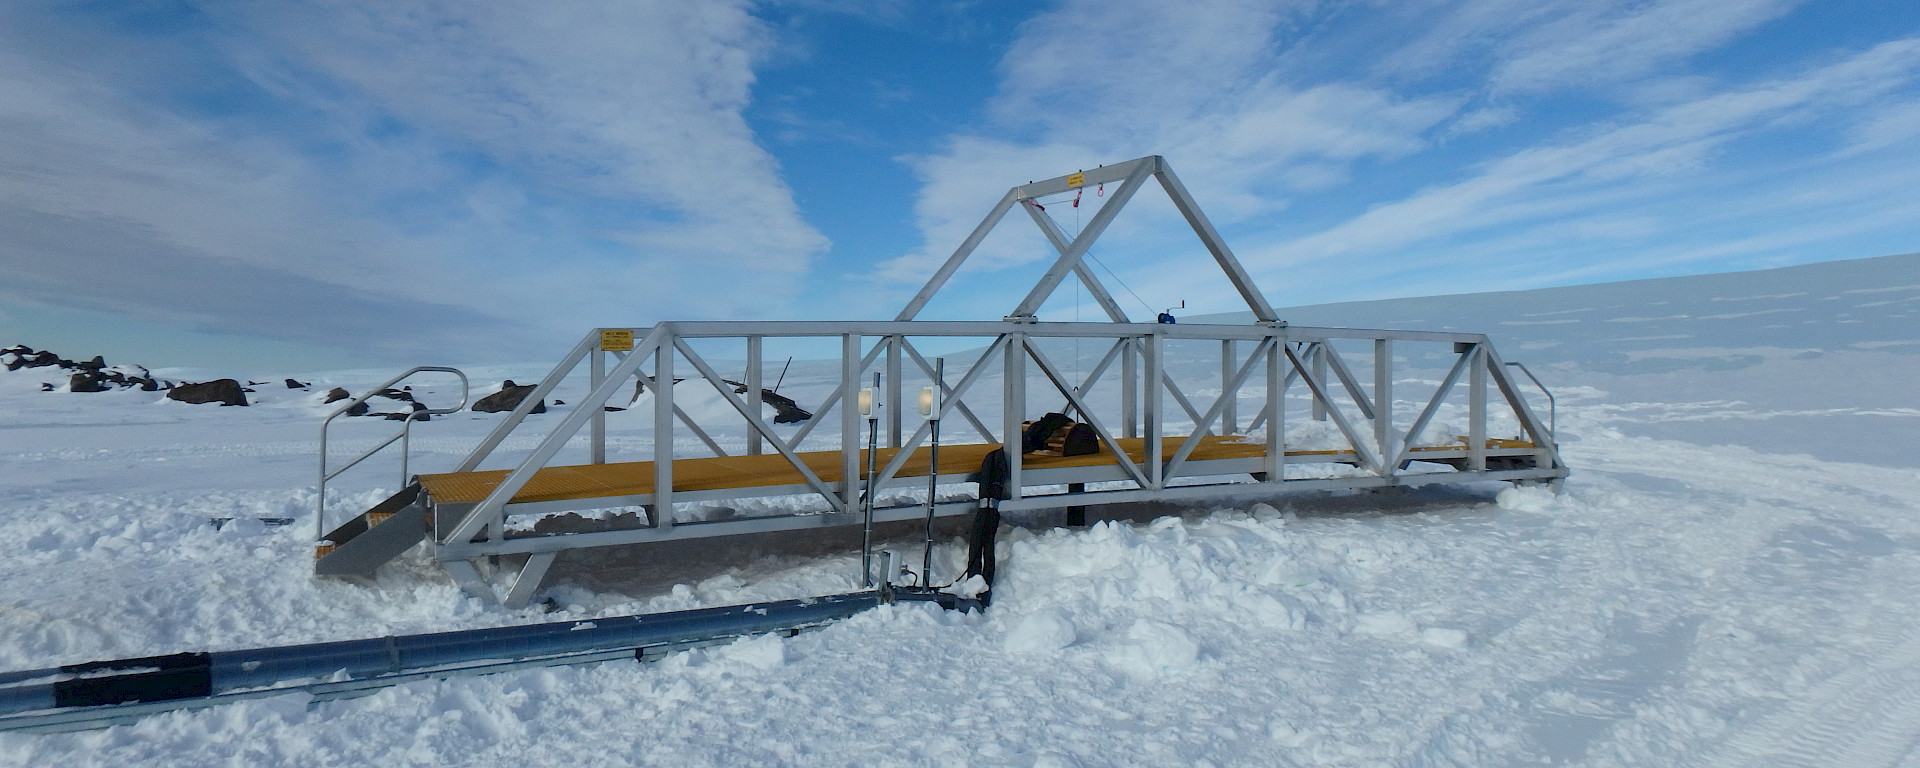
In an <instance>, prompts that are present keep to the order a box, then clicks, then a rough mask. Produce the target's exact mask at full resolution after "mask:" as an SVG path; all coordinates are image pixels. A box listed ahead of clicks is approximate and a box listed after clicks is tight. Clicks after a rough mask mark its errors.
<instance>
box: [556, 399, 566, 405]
mask: <svg viewBox="0 0 1920 768" xmlns="http://www.w3.org/2000/svg"><path fill="white" fill-rule="evenodd" d="M553 404H554V405H566V404H567V401H565V400H561V399H559V398H554V400H553Z"/></svg>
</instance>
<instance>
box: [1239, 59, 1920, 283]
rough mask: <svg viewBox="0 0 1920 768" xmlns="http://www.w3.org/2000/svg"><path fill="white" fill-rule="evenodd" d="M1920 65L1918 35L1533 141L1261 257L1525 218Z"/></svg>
mask: <svg viewBox="0 0 1920 768" xmlns="http://www.w3.org/2000/svg"><path fill="white" fill-rule="evenodd" d="M1916 71H1920V39H1909V40H1900V41H1895V42H1890V43H1884V44H1882V45H1880V46H1877V47H1875V48H1874V49H1872V50H1869V51H1867V52H1864V53H1861V54H1859V55H1857V56H1855V57H1852V58H1850V59H1847V60H1845V61H1842V62H1839V63H1835V64H1831V65H1827V66H1822V67H1819V68H1816V69H1814V70H1812V71H1810V72H1807V73H1805V74H1803V75H1800V76H1798V77H1792V78H1788V79H1782V80H1775V81H1769V82H1765V83H1760V84H1756V85H1752V86H1749V87H1746V88H1742V89H1739V90H1734V91H1729V92H1726V93H1721V94H1716V95H1713V96H1708V97H1705V98H1701V99H1698V100H1695V101H1691V102H1687V103H1683V104H1677V105H1673V106H1671V107H1667V108H1665V109H1661V110H1658V111H1656V112H1655V113H1654V114H1652V115H1650V116H1648V117H1646V118H1645V119H1643V120H1641V121H1640V122H1636V123H1632V124H1629V125H1624V126H1619V127H1613V128H1609V129H1606V130H1603V131H1601V132H1599V133H1597V134H1595V135H1592V136H1589V137H1587V138H1584V139H1580V140H1577V141H1572V142H1568V143H1561V144H1550V145H1545V146H1538V147H1532V148H1528V149H1524V150H1521V151H1518V152H1514V153H1512V154H1509V155H1507V156H1505V157H1503V158H1500V159H1498V160H1495V161H1493V162H1491V163H1489V164H1488V165H1487V166H1486V167H1485V169H1484V170H1482V171H1481V172H1479V173H1477V174H1475V175H1473V176H1472V177H1471V178H1468V179H1466V180H1464V181H1460V182H1456V183H1452V184H1446V185H1444V186H1440V187H1436V188H1433V189H1429V190H1426V191H1424V192H1421V193H1419V194H1416V195H1414V196H1412V197H1410V198H1407V199H1405V200H1401V201H1398V202H1394V203H1390V204H1387V205H1382V206H1379V207H1376V208H1374V209H1372V210H1370V211H1367V212H1366V213H1364V214H1361V215H1359V216H1356V217H1354V218H1353V219H1351V220H1349V221H1347V222H1345V223H1343V224H1340V225H1339V226H1336V227H1333V228H1330V229H1328V230H1326V231H1323V232H1320V233H1317V234H1314V235H1312V236H1309V237H1305V238H1300V239H1298V240H1295V241H1293V242H1291V243H1288V244H1287V245H1285V246H1282V247H1279V248H1275V249H1273V250H1271V251H1269V252H1268V253H1266V254H1265V255H1264V258H1265V259H1266V260H1268V261H1269V263H1268V264H1267V265H1266V266H1267V268H1268V269H1269V270H1271V269H1273V268H1274V267H1276V266H1278V265H1284V264H1293V263H1298V262H1300V261H1303V260H1310V259H1324V258H1332V257H1340V256H1347V255H1351V254H1356V253H1362V254H1364V253H1380V252H1383V251H1385V250H1388V249H1393V248H1399V247H1402V246H1406V245H1409V244H1412V243H1417V242H1421V241H1425V240H1433V239H1440V238H1444V237H1448V236H1451V235H1454V234H1458V233H1461V232H1463V231H1468V230H1472V229H1476V228H1481V227H1488V226H1493V225H1498V224H1505V223H1510V222H1513V221H1515V220H1520V219H1524V218H1525V217H1526V216H1528V215H1529V209H1530V208H1531V207H1532V206H1534V205H1536V204H1537V200H1538V199H1539V198H1540V197H1541V196H1543V195H1550V194H1553V193H1555V192H1557V191H1560V190H1558V189H1557V187H1558V186H1561V185H1569V184H1571V185H1581V184H1592V183H1599V182H1610V181H1619V180H1621V179H1628V178H1639V177H1645V176H1649V175H1670V174H1673V173H1676V172H1679V171H1684V170H1687V169H1690V168H1694V167H1697V166H1699V165H1700V163H1701V162H1702V159H1701V158H1702V156H1703V155H1704V154H1705V153H1708V152H1710V151H1711V150H1713V149H1714V148H1715V147H1716V146H1718V145H1721V144H1723V143H1725V142H1728V141H1732V140H1734V139H1735V138H1738V137H1740V136H1742V135H1743V134H1745V133H1748V132H1752V131H1755V130H1759V129H1762V128H1764V127H1766V126H1767V125H1768V124H1769V123H1771V122H1774V121H1778V120H1782V119H1786V118H1789V117H1791V116H1793V115H1795V114H1796V113H1798V112H1800V111H1802V110H1807V109H1816V108H1819V107H1821V106H1823V105H1824V106H1833V105H1835V104H1839V105H1847V104H1853V103H1857V102H1858V101H1860V100H1863V99H1869V98H1872V97H1873V96H1874V95H1876V94H1884V93H1886V92H1888V91H1890V90H1893V89H1896V88H1899V87H1900V86H1902V85H1904V84H1906V83H1907V82H1909V81H1910V80H1911V79H1912V78H1913V76H1914V74H1915V73H1916Z"/></svg>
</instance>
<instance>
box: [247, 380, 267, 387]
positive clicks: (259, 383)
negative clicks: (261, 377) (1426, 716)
mask: <svg viewBox="0 0 1920 768" xmlns="http://www.w3.org/2000/svg"><path fill="white" fill-rule="evenodd" d="M265 383H266V382H264V381H249V382H247V386H249V387H257V386H260V385H262V384H265Z"/></svg>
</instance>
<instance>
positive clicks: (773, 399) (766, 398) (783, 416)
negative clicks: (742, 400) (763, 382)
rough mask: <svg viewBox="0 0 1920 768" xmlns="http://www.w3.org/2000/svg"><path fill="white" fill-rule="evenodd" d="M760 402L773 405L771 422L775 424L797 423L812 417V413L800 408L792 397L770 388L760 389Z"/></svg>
mask: <svg viewBox="0 0 1920 768" xmlns="http://www.w3.org/2000/svg"><path fill="white" fill-rule="evenodd" d="M760 402H763V403H766V404H767V405H771V406H773V423H775V424H797V423H799V422H802V421H806V420H807V419H811V418H813V414H811V413H808V412H807V411H806V409H804V408H801V407H800V404H799V403H796V402H794V401H793V398H790V397H787V396H786V395H782V394H780V393H778V392H775V391H773V390H771V389H763V390H760Z"/></svg>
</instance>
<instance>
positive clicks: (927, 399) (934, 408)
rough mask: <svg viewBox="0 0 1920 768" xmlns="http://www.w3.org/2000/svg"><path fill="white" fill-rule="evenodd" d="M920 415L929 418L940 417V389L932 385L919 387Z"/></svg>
mask: <svg viewBox="0 0 1920 768" xmlns="http://www.w3.org/2000/svg"><path fill="white" fill-rule="evenodd" d="M920 415H922V416H925V417H927V418H929V419H937V418H940V390H939V389H936V388H934V387H921V388H920Z"/></svg>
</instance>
